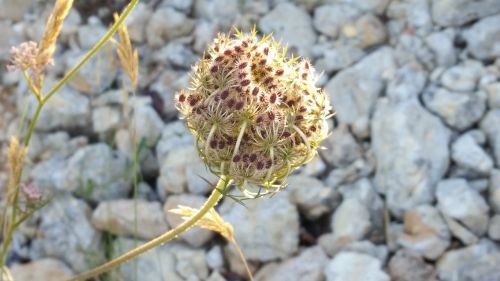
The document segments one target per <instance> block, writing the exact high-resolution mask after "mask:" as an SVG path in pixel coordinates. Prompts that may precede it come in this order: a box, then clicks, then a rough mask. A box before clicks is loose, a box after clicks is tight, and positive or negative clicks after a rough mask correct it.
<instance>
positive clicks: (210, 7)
mask: <svg viewBox="0 0 500 281" xmlns="http://www.w3.org/2000/svg"><path fill="white" fill-rule="evenodd" d="M194 14H195V16H196V17H197V18H203V19H206V20H209V21H216V22H217V24H218V25H219V26H220V27H221V28H222V29H227V30H229V29H230V28H231V26H232V25H234V23H235V21H236V19H237V18H238V16H239V15H240V11H239V3H238V2H237V1H233V0H211V1H205V0H195V2H194Z"/></svg>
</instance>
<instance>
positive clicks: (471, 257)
mask: <svg viewBox="0 0 500 281" xmlns="http://www.w3.org/2000/svg"><path fill="white" fill-rule="evenodd" d="M499 263H500V253H499V251H498V249H497V248H496V246H495V245H493V243H491V241H488V240H482V241H481V242H480V243H479V244H476V245H472V246H468V247H464V248H460V249H456V250H450V251H448V252H446V253H445V254H444V255H443V256H442V257H441V258H440V259H439V261H438V263H437V272H438V276H439V278H440V280H443V281H468V280H474V281H489V280H499V279H500V271H498V264H499Z"/></svg>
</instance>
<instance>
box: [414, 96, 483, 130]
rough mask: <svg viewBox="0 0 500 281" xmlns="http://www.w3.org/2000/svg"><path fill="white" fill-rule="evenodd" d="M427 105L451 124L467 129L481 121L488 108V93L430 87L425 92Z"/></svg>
mask: <svg viewBox="0 0 500 281" xmlns="http://www.w3.org/2000/svg"><path fill="white" fill-rule="evenodd" d="M423 100H424V103H425V106H426V107H427V108H428V109H429V110H431V111H432V112H434V113H436V114H437V115H439V117H441V118H442V119H443V121H444V122H445V123H446V124H448V125H449V126H451V127H453V128H455V129H457V130H465V129H467V128H469V127H471V126H472V125H473V124H474V123H476V122H477V121H479V120H480V119H481V117H482V116H483V114H484V112H485V110H486V94H485V93H484V92H483V91H478V92H466V93H463V92H451V91H448V90H446V89H445V88H437V89H429V90H428V91H425V92H424V94H423Z"/></svg>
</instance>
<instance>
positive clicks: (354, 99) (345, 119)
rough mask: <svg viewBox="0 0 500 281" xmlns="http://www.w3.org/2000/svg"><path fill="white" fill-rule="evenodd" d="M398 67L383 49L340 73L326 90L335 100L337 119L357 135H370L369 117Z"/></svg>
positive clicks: (390, 53)
mask: <svg viewBox="0 0 500 281" xmlns="http://www.w3.org/2000/svg"><path fill="white" fill-rule="evenodd" d="M395 67H396V66H395V62H394V57H393V52H392V50H391V49H390V48H387V47H384V48H380V49H378V50H377V51H375V52H373V53H371V54H370V55H368V56H366V57H364V58H363V59H362V60H361V61H359V62H358V63H356V64H355V65H354V66H352V67H349V68H346V69H344V70H342V71H341V72H339V73H338V74H337V75H335V76H334V77H333V78H332V79H331V80H330V81H329V82H328V84H327V85H326V87H325V89H326V91H327V92H328V93H330V95H331V97H332V99H333V100H334V101H335V109H336V111H337V115H336V117H337V118H338V120H339V121H340V123H345V124H348V125H351V126H352V131H353V133H354V134H355V135H357V136H359V137H362V138H365V137H368V136H369V134H370V132H369V124H370V121H369V118H370V116H371V115H372V111H373V110H374V108H375V101H376V100H377V97H378V96H379V94H380V93H381V91H382V90H383V88H384V87H385V81H384V80H385V79H386V78H388V77H391V76H392V75H393V73H394V72H395V71H396V69H395Z"/></svg>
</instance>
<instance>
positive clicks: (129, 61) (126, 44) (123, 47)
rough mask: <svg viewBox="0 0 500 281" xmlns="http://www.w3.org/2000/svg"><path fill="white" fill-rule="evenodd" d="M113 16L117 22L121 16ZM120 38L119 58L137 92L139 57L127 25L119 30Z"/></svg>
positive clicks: (123, 25) (133, 88)
mask: <svg viewBox="0 0 500 281" xmlns="http://www.w3.org/2000/svg"><path fill="white" fill-rule="evenodd" d="M113 16H114V18H115V21H117V20H118V18H119V15H118V14H116V13H115V14H114V15H113ZM118 37H119V42H118V50H117V53H118V58H119V59H120V63H121V65H122V67H123V69H125V73H126V74H127V76H128V78H129V79H130V82H131V84H132V90H133V91H135V89H136V88H137V80H138V78H139V55H138V53H137V49H133V48H132V42H131V41H130V36H129V34H128V30H127V26H126V25H125V24H122V25H121V26H120V28H119V29H118Z"/></svg>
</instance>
